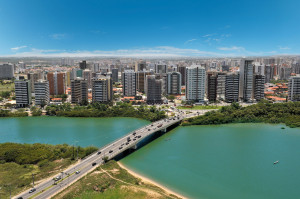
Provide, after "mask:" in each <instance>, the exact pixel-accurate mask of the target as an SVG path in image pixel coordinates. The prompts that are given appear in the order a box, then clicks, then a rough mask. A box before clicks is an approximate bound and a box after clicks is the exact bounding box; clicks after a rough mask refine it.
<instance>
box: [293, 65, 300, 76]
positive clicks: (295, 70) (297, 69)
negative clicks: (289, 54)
mask: <svg viewBox="0 0 300 199" xmlns="http://www.w3.org/2000/svg"><path fill="white" fill-rule="evenodd" d="M292 72H293V73H296V74H300V64H299V63H295V64H293V65H292Z"/></svg>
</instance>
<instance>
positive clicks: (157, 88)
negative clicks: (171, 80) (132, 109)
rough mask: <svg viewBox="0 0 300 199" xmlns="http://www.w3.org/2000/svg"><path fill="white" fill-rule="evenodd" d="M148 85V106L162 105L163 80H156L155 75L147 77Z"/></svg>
mask: <svg viewBox="0 0 300 199" xmlns="http://www.w3.org/2000/svg"><path fill="white" fill-rule="evenodd" d="M146 82H147V83H146V84H147V86H146V87H147V103H148V104H161V103H162V99H161V94H162V92H161V87H162V80H161V79H156V78H155V75H147V76H146Z"/></svg>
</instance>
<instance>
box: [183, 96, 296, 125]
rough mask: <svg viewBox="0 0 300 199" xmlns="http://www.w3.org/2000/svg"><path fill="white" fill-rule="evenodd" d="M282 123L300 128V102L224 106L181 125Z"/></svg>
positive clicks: (264, 101) (262, 102)
mask: <svg viewBox="0 0 300 199" xmlns="http://www.w3.org/2000/svg"><path fill="white" fill-rule="evenodd" d="M253 122H265V123H284V124H286V125H287V126H289V127H292V128H293V127H300V102H287V103H270V102H268V101H266V100H262V101H261V102H259V103H257V104H254V105H251V106H247V107H242V106H240V105H239V104H238V103H232V104H231V105H230V106H224V107H222V108H221V109H220V110H218V111H211V112H207V113H205V115H203V116H199V117H195V118H190V119H187V120H186V121H184V122H183V124H182V125H209V124H227V123H253Z"/></svg>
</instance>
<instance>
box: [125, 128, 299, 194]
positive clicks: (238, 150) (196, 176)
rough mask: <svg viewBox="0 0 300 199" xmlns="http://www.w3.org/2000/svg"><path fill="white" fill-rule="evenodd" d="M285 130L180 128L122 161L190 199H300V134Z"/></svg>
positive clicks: (297, 130) (296, 130)
mask: <svg viewBox="0 0 300 199" xmlns="http://www.w3.org/2000/svg"><path fill="white" fill-rule="evenodd" d="M282 126H283V125H269V124H231V125H220V126H190V127H178V128H176V129H174V130H173V131H170V132H168V133H167V134H165V135H163V136H162V137H160V138H158V139H156V140H155V141H153V142H151V143H150V144H148V145H146V146H144V147H143V148H141V149H139V150H138V151H136V152H134V153H132V154H131V155H129V156H127V157H126V158H124V159H123V160H122V161H121V162H122V163H123V164H124V165H126V166H127V167H129V168H130V169H132V170H134V171H136V172H137V173H140V174H142V175H144V176H146V177H148V178H150V179H152V180H154V181H157V182H159V183H161V184H163V185H165V186H166V187H168V188H170V189H171V190H174V191H176V192H178V193H181V194H183V195H185V196H187V197H189V198H200V199H201V198H203V199H268V198H272V199H274V198H276V199H277V198H278V199H279V198H280V199H281V198H284V199H295V198H300V129H299V128H295V129H291V128H288V127H285V129H281V127H282ZM276 160H279V163H278V164H276V165H273V162H274V161H276Z"/></svg>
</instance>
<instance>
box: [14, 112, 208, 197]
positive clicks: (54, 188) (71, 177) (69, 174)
mask: <svg viewBox="0 0 300 199" xmlns="http://www.w3.org/2000/svg"><path fill="white" fill-rule="evenodd" d="M201 114H204V112H201V113H200V112H199V113H197V112H193V113H191V114H189V115H186V114H185V113H184V112H183V111H178V114H177V116H176V117H173V118H168V119H163V120H159V121H156V122H153V123H151V124H149V125H147V126H144V127H142V128H140V129H137V130H135V131H133V132H131V133H129V134H127V135H125V136H123V137H121V138H120V139H118V140H116V141H114V142H113V143H110V144H108V145H106V146H104V147H102V148H100V149H99V150H98V151H97V152H95V153H93V154H91V155H90V156H88V157H86V158H85V159H83V160H81V161H80V162H79V163H77V164H76V165H74V166H73V167H71V168H69V169H67V170H65V171H63V172H62V173H61V174H58V175H57V177H58V176H60V177H61V179H60V180H58V181H56V184H54V180H52V179H51V180H48V181H45V182H43V183H41V184H38V185H36V186H35V189H36V191H34V192H32V193H29V191H30V190H27V191H25V192H23V193H21V194H19V195H18V196H16V197H14V198H19V197H22V198H24V199H26V198H37V199H45V198H50V197H51V196H53V195H55V194H57V193H59V192H60V191H62V190H63V189H64V188H66V187H67V186H68V185H70V184H72V183H74V182H76V181H77V180H79V179H80V178H81V177H83V176H84V175H86V174H87V173H89V172H90V171H92V170H93V169H95V168H96V167H97V166H98V165H100V164H103V158H104V157H105V156H107V157H108V158H109V159H112V158H113V157H115V156H116V155H118V154H120V153H121V152H123V151H125V150H127V149H129V148H131V147H134V146H135V145H136V144H137V143H138V142H140V141H141V140H142V139H143V138H145V137H147V136H148V135H150V134H152V133H155V132H157V131H159V130H163V129H166V128H167V127H169V126H171V125H173V124H175V123H177V122H179V121H181V120H182V119H183V118H188V117H194V116H196V115H201ZM133 133H135V134H134V135H133ZM129 139H130V141H129ZM99 152H101V154H98V153H99ZM94 163H96V165H94V166H93V165H92V164H94ZM76 171H80V173H78V174H76Z"/></svg>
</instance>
